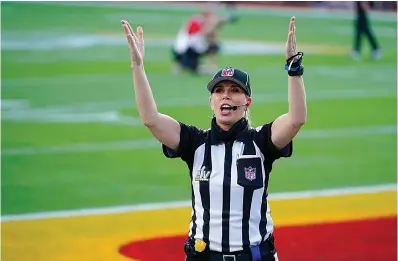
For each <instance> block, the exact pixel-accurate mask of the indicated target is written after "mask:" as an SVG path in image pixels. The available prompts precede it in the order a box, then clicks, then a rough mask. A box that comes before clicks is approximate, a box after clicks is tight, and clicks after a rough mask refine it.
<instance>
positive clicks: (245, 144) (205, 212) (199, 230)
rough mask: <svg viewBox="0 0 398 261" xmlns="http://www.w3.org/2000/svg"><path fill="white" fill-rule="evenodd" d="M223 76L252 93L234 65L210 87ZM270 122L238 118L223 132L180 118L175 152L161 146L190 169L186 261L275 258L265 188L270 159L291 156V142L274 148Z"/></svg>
mask: <svg viewBox="0 0 398 261" xmlns="http://www.w3.org/2000/svg"><path fill="white" fill-rule="evenodd" d="M222 80H232V81H235V82H241V83H245V87H246V91H247V92H248V93H249V95H250V94H251V89H250V79H249V75H248V74H247V73H245V72H243V71H240V70H237V69H235V73H234V74H233V75H232V76H230V77H229V78H227V79H226V78H225V77H222V76H221V72H218V73H217V74H216V75H215V76H214V77H213V80H212V81H211V82H210V83H209V86H208V88H209V90H210V89H211V88H212V87H211V86H210V85H212V86H214V85H215V84H217V83H218V82H220V81H222ZM271 125H272V122H271V123H267V124H264V125H262V126H259V127H257V128H252V127H250V126H249V124H248V121H247V120H246V119H245V118H242V119H240V120H239V121H238V122H237V123H236V124H235V125H234V126H233V127H232V128H231V129H230V130H229V131H223V130H222V129H221V128H220V127H219V126H218V125H217V124H216V121H215V118H213V119H212V122H211V128H209V129H206V130H203V129H199V128H197V127H195V126H191V125H186V124H184V123H181V122H180V126H181V133H180V144H179V147H178V149H177V151H174V150H171V149H170V148H168V147H166V146H165V145H163V153H164V154H165V156H166V157H168V158H178V157H179V158H181V159H182V160H183V161H184V162H185V163H186V164H187V166H188V168H189V173H190V178H191V189H192V217H191V222H190V226H189V234H188V239H187V241H186V242H185V246H184V249H185V252H186V255H187V261H193V260H194V261H196V260H200V261H251V260H254V261H257V260H261V261H271V260H277V258H276V250H275V248H274V242H273V236H272V233H273V230H274V224H273V221H272V218H271V215H270V207H269V204H268V200H267V195H268V194H267V187H268V181H269V176H270V172H271V170H272V164H273V162H274V161H275V160H277V159H279V158H281V157H290V156H291V155H292V149H293V148H292V142H290V143H289V144H288V145H287V146H286V147H285V148H284V149H283V150H279V149H277V148H276V147H275V145H274V144H273V143H272V141H271ZM198 242H199V243H198ZM200 243H201V245H202V246H203V247H200V246H198V244H199V245H200Z"/></svg>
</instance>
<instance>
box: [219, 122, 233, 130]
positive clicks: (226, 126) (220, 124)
mask: <svg viewBox="0 0 398 261" xmlns="http://www.w3.org/2000/svg"><path fill="white" fill-rule="evenodd" d="M216 123H217V125H218V126H219V127H220V129H222V130H223V131H229V129H231V127H232V125H234V124H223V123H221V122H219V121H218V120H217V119H216Z"/></svg>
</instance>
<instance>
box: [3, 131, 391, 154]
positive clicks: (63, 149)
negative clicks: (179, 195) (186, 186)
mask: <svg viewBox="0 0 398 261" xmlns="http://www.w3.org/2000/svg"><path fill="white" fill-rule="evenodd" d="M394 133H397V126H396V125H381V126H361V127H347V128H334V129H314V130H302V131H301V132H300V133H299V134H298V136H297V139H311V140H313V139H326V138H329V139H333V138H338V139H341V138H348V137H362V136H366V135H372V134H373V135H390V134H394ZM153 148H158V149H160V142H159V141H157V140H156V139H153V138H148V139H137V140H119V141H110V142H93V143H77V144H71V145H63V146H48V147H21V148H9V149H2V150H1V154H2V155H3V156H17V155H38V154H55V153H69V152H90V151H91V152H95V151H103V150H108V151H109V150H136V149H140V150H141V149H153Z"/></svg>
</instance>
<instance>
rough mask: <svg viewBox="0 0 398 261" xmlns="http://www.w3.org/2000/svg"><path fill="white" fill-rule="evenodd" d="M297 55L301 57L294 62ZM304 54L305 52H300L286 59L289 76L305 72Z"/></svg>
mask: <svg viewBox="0 0 398 261" xmlns="http://www.w3.org/2000/svg"><path fill="white" fill-rule="evenodd" d="M297 56H299V58H298V59H297V61H294V62H293V59H294V58H295V57H297ZM303 56H304V53H303V52H298V53H297V54H296V55H293V56H292V57H290V58H289V59H287V60H286V64H285V70H286V71H287V74H288V75H289V76H301V75H303V74H304V66H303V65H302V64H301V62H302V61H303Z"/></svg>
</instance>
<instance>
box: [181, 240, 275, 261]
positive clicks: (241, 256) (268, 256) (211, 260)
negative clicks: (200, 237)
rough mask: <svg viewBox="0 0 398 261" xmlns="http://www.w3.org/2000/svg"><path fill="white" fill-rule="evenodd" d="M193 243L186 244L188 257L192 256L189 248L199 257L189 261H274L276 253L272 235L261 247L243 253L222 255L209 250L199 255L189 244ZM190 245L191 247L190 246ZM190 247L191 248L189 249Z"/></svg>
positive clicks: (245, 250)
mask: <svg viewBox="0 0 398 261" xmlns="http://www.w3.org/2000/svg"><path fill="white" fill-rule="evenodd" d="M189 242H192V241H190V240H188V241H186V242H185V245H186V247H185V248H184V250H185V253H186V254H187V257H188V256H190V254H189V252H190V251H188V250H189V248H190V249H191V250H192V252H191V254H194V255H196V256H197V258H198V259H196V258H195V259H190V258H187V260H198V261H202V260H203V261H204V260H206V261H257V260H263V261H274V260H275V258H274V254H275V253H276V250H275V247H274V237H273V235H272V234H271V235H270V236H269V238H268V239H267V240H265V241H264V242H262V243H261V244H260V245H259V246H252V247H247V248H245V249H244V250H243V251H237V252H230V253H222V252H215V251H211V250H209V249H208V248H207V249H206V251H204V252H202V253H198V252H196V251H194V250H193V246H192V245H190V244H189ZM189 245H190V246H189ZM187 246H189V247H187Z"/></svg>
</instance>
